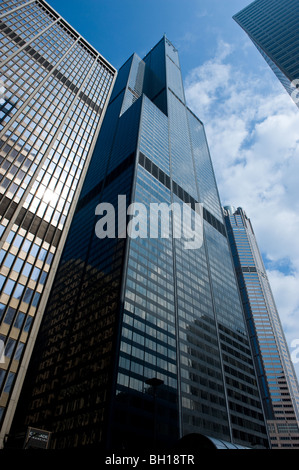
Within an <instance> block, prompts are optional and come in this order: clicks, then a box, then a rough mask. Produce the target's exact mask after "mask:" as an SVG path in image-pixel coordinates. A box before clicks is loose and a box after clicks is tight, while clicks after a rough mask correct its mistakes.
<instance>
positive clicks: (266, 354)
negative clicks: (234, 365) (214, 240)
mask: <svg viewBox="0 0 299 470" xmlns="http://www.w3.org/2000/svg"><path fill="white" fill-rule="evenodd" d="M224 214H225V222H226V227H227V231H228V236H229V241H230V244H231V250H232V254H233V259H234V263H235V269H236V274H237V278H238V282H239V286H240V290H241V295H242V300H243V305H244V310H245V315H246V320H247V325H248V329H249V333H250V338H251V342H252V346H253V351H254V355H255V361H256V365H257V371H258V377H259V383H260V388H261V393H262V399H263V404H264V409H265V414H266V417H267V423H268V428H269V434H270V439H271V446H272V448H273V449H274V448H299V428H298V422H299V388H298V382H297V378H296V374H295V371H294V368H293V364H292V362H291V358H290V354H289V351H288V346H287V343H286V340H285V337H284V333H283V329H282V326H281V322H280V319H279V315H278V312H277V309H276V306H275V302H274V298H273V294H272V291H271V287H270V284H269V280H268V277H267V273H266V269H265V267H264V263H263V260H262V257H261V254H260V251H259V248H258V245H257V241H256V237H255V234H254V231H253V228H252V225H251V222H250V219H248V217H247V216H246V214H245V212H244V210H243V209H241V208H238V209H235V208H233V207H230V206H227V207H225V208H224Z"/></svg>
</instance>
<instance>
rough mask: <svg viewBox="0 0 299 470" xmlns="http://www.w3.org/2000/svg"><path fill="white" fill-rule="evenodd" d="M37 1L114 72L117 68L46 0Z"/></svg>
mask: <svg viewBox="0 0 299 470" xmlns="http://www.w3.org/2000/svg"><path fill="white" fill-rule="evenodd" d="M38 3H40V5H42V6H43V7H44V8H46V9H48V10H50V11H51V13H52V14H54V16H56V17H57V19H58V18H59V19H60V22H61V23H63V25H64V26H65V27H66V28H67V29H69V30H70V32H71V33H72V34H75V35H76V36H77V37H78V38H79V39H80V41H81V43H82V44H83V45H84V46H85V47H86V48H87V49H89V50H90V52H92V53H93V54H96V56H97V57H98V58H99V59H101V60H102V61H103V62H104V63H105V65H106V66H107V67H109V68H110V69H111V71H112V72H114V73H116V72H117V70H116V68H115V67H114V66H113V65H112V64H111V63H110V62H109V61H108V60H107V59H106V58H105V57H104V56H102V54H100V52H99V51H98V50H97V49H95V47H93V46H92V45H91V44H90V43H89V42H88V41H87V40H86V39H85V38H84V37H83V36H82V35H81V34H80V33H79V32H78V31H77V30H76V29H75V28H74V27H73V26H71V25H70V24H69V23H68V22H67V21H66V20H65V19H64V18H63V17H62V16H61V15H60V14H59V13H58V12H57V11H56V10H55V9H54V8H53V7H52V6H51V5H50V4H49V3H48V2H46V1H45V0H38Z"/></svg>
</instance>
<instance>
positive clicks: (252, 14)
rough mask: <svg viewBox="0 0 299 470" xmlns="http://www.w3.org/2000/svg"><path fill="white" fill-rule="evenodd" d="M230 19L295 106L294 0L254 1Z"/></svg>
mask: <svg viewBox="0 0 299 470" xmlns="http://www.w3.org/2000/svg"><path fill="white" fill-rule="evenodd" d="M233 18H234V20H235V21H236V22H237V23H238V24H239V25H240V26H241V28H243V29H244V31H245V32H246V33H247V34H248V36H249V37H250V39H251V40H252V42H253V43H254V44H255V46H256V47H257V49H258V50H259V52H260V53H261V54H262V56H263V57H264V59H265V60H266V62H267V63H268V65H269V66H270V67H271V69H272V70H273V72H274V73H275V75H276V76H277V78H278V79H279V80H280V81H281V83H282V85H283V86H284V87H285V89H286V90H287V92H288V93H289V95H291V97H292V99H293V100H294V101H295V103H296V105H297V106H299V93H298V91H297V90H296V88H298V87H299V3H298V0H283V1H281V0H255V1H254V2H252V3H250V5H248V6H247V7H246V8H244V9H243V10H241V11H240V12H239V13H237V14H236V15H234V17H233Z"/></svg>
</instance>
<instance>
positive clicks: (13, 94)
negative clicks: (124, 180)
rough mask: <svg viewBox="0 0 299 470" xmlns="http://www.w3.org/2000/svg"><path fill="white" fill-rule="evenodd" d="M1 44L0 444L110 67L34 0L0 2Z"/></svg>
mask: <svg viewBox="0 0 299 470" xmlns="http://www.w3.org/2000/svg"><path fill="white" fill-rule="evenodd" d="M0 48H1V56H0V65H1V72H0V90H1V91H0V93H1V95H0V448H1V447H2V444H3V440H4V438H5V436H6V435H7V434H9V430H10V425H11V421H12V417H13V414H14V411H15V407H16V403H17V401H18V396H19V392H20V389H21V386H22V382H23V379H24V374H25V372H26V368H27V365H28V362H29V358H30V355H31V352H32V347H33V345H34V341H35V338H36V334H37V331H38V328H39V325H40V321H41V318H42V316H43V312H44V308H45V305H46V303H47V299H48V295H49V291H50V288H51V284H52V282H53V279H54V273H55V272H56V269H57V266H58V262H59V257H60V255H61V252H62V248H63V245H64V242H65V239H66V234H67V232H68V229H69V226H70V222H71V219H72V215H73V213H74V210H75V207H76V203H77V201H78V196H79V193H80V189H81V187H82V183H83V179H84V176H85V174H86V170H87V167H88V163H89V161H90V157H91V154H92V150H93V147H94V144H95V141H96V138H97V135H98V132H99V128H100V126H101V123H102V119H103V115H104V111H105V108H106V107H107V104H108V98H109V96H110V93H111V89H112V85H113V81H114V78H115V74H116V71H115V69H114V68H113V67H112V66H111V65H110V64H109V63H108V62H107V61H106V60H105V59H104V58H103V57H102V56H101V54H100V53H99V52H98V51H96V50H95V49H94V48H93V47H91V46H90V45H89V44H88V43H87V42H86V41H85V40H84V38H82V37H81V36H80V35H79V34H78V33H77V32H76V31H75V30H74V29H73V28H72V27H71V26H69V25H68V24H67V23H66V21H65V20H64V19H63V18H62V17H61V16H60V15H59V14H58V13H57V12H56V11H54V10H53V9H52V8H51V7H50V6H49V5H48V4H47V3H46V2H44V1H41V0H36V1H24V0H23V1H22V0H5V1H1V2H0ZM3 345H4V351H2V349H3ZM2 352H3V354H2Z"/></svg>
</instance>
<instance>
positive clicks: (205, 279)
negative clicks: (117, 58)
mask: <svg viewBox="0 0 299 470" xmlns="http://www.w3.org/2000/svg"><path fill="white" fill-rule="evenodd" d="M119 196H122V198H119ZM120 199H121V201H123V202H122V203H121V204H122V207H119V202H120ZM131 202H136V203H142V204H143V206H142V207H144V206H145V207H146V208H149V205H150V204H153V203H157V204H158V203H164V204H165V205H166V206H167V207H169V205H170V204H171V203H177V204H180V207H183V205H184V204H187V203H188V204H190V206H191V208H192V210H191V214H193V217H194V209H195V207H196V203H197V202H199V203H200V204H202V205H203V221H202V222H203V243H202V245H201V246H200V247H199V248H196V249H186V246H185V241H186V239H189V238H191V235H192V231H189V233H187V232H186V230H185V239H184V238H183V237H182V238H179V237H178V238H174V237H172V236H169V237H166V236H165V237H162V236H161V235H160V236H159V237H156V238H155V237H151V236H149V234H147V235H146V236H144V237H141V236H136V237H133V236H130V237H129V236H127V233H126V231H125V228H126V227H125V225H124V221H123V216H124V215H125V214H126V208H127V207H128V204H130V203H131ZM100 203H105V204H111V206H107V208H109V210H110V209H111V207H113V208H115V214H113V211H112V212H110V214H109V217H107V214H106V217H107V219H106V222H107V226H106V229H107V231H108V226H109V233H110V238H109V237H106V238H99V236H98V234H96V227H97V225H98V223H99V222H101V220H103V217H100V215H101V214H102V215H103V214H104V211H103V212H101V210H100V208H99V204H100ZM117 208H118V209H117ZM140 210H141V209H140ZM145 221H146V222H147V219H145ZM125 222H127V220H125ZM141 222H144V219H143V220H141V219H140V223H141ZM170 222H171V225H174V224H177V223H178V219H176V218H175V217H173V212H171V211H170ZM114 224H115V237H114V236H113V231H114ZM137 225H138V224H137ZM183 227H184V229H186V227H187V224H184V226H183ZM139 229H140V225H139ZM136 230H137V232H138V229H137V228H136V227H135V234H136ZM139 235H140V233H139ZM28 426H33V427H35V428H38V429H44V430H47V431H49V432H51V433H52V435H51V447H52V448H55V449H59V448H75V447H84V446H94V447H103V448H104V449H127V448H130V447H133V448H134V449H135V453H136V449H138V450H140V449H142V448H143V449H144V447H146V448H151V447H154V446H155V445H158V446H168V445H173V444H174V443H176V442H177V440H178V439H179V438H182V437H184V438H185V439H187V441H188V436H189V437H190V436H192V435H193V434H195V439H196V436H197V438H198V443H199V442H200V439H201V438H200V436H201V437H202V438H203V436H207V437H208V438H209V439H210V440H209V442H210V443H212V442H213V443H216V446H218V447H220V446H225V445H229V446H231V447H237V446H249V447H251V446H255V445H259V446H264V447H267V446H268V436H267V432H266V426H265V420H264V415H263V409H262V404H261V398H260V395H259V390H258V385H257V378H256V372H255V368H254V362H253V357H252V351H251V347H250V342H249V338H248V334H247V329H246V324H245V319H244V313H243V310H242V304H241V299H240V295H239V291H238V286H237V281H236V277H235V273H234V267H233V262H232V258H231V253H230V248H229V244H228V240H227V236H226V230H225V225H224V219H223V214H222V208H221V205H220V202H219V196H218V191H217V185H216V181H215V176H214V172H213V168H212V163H211V159H210V155H209V150H208V146H207V141H206V137H205V131H204V127H203V124H202V122H201V121H200V120H199V119H198V118H197V117H196V116H195V115H194V114H193V113H192V112H191V111H190V109H188V107H187V106H186V104H185V96H184V89H183V84H182V77H181V70H180V64H179V57H178V52H177V50H176V49H175V47H174V46H173V45H172V44H171V42H170V41H169V40H168V39H167V38H166V37H163V38H162V39H161V40H160V41H159V42H158V44H156V46H155V47H153V48H152V49H151V51H150V52H149V53H148V54H147V55H146V56H145V57H144V59H143V60H141V59H140V58H139V57H138V56H137V55H136V54H133V55H132V56H131V57H130V58H129V59H128V60H127V61H126V63H125V64H124V65H123V66H122V67H121V69H120V70H119V72H118V76H117V80H116V83H115V86H114V88H113V93H112V95H111V98H110V102H109V106H108V108H107V112H106V114H105V118H104V121H103V125H102V127H101V132H100V134H99V138H98V140H97V144H96V146H95V150H94V153H93V157H92V160H91V164H90V166H89V169H88V172H87V175H86V179H85V181H84V185H83V189H82V191H81V195H80V198H79V202H78V205H77V208H76V212H75V214H74V217H73V221H72V224H71V228H70V231H69V235H68V238H67V242H66V245H65V248H64V251H63V254H62V258H61V262H60V265H59V268H58V271H57V276H56V279H55V281H54V284H53V289H52V292H51V296H50V299H49V303H48V305H47V309H46V314H45V315H44V318H43V322H42V325H41V329H40V332H39V336H38V339H37V342H36V347H35V350H34V353H33V358H32V362H31V366H30V368H29V373H28V377H27V380H26V385H25V386H24V389H23V393H22V396H21V400H20V404H19V407H18V411H17V413H16V419H15V422H14V426H13V432H12V433H14V434H15V435H16V434H17V433H20V432H22V431H23V432H26V429H27V427H28ZM186 436H187V437H186ZM193 437H194V436H193ZM224 441H225V442H226V443H227V444H224V443H223V442H224Z"/></svg>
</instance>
